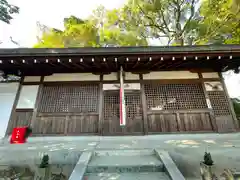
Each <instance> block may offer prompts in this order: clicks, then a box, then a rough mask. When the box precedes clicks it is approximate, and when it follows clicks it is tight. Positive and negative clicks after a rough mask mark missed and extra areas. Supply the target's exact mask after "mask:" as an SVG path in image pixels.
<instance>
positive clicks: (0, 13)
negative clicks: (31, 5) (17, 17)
mask: <svg viewBox="0 0 240 180" xmlns="http://www.w3.org/2000/svg"><path fill="white" fill-rule="evenodd" d="M16 13H19V8H18V7H17V6H14V5H11V4H9V3H8V2H7V1H6V0H0V21H3V22H5V23H7V24H10V21H11V20H12V18H13V17H12V15H13V14H16Z"/></svg>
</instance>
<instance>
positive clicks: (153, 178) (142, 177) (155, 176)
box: [83, 172, 170, 180]
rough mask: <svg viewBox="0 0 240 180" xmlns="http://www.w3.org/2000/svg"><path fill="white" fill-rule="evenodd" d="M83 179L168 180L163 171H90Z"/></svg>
mask: <svg viewBox="0 0 240 180" xmlns="http://www.w3.org/2000/svg"><path fill="white" fill-rule="evenodd" d="M83 179H84V180H99V179H104V180H113V179H114V180H170V178H169V177H168V176H167V175H166V174H165V173H164V172H145V173H139V172H136V173H90V174H85V175H84V178H83Z"/></svg>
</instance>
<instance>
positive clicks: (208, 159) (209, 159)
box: [203, 152, 213, 166]
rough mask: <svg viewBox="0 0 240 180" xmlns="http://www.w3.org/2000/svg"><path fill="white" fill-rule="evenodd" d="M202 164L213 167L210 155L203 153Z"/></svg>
mask: <svg viewBox="0 0 240 180" xmlns="http://www.w3.org/2000/svg"><path fill="white" fill-rule="evenodd" d="M203 160H204V161H203V163H204V164H206V165H208V166H212V165H213V160H212V156H211V154H210V153H207V152H205V154H204V157H203Z"/></svg>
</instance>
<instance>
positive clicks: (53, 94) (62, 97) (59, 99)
mask: <svg viewBox="0 0 240 180" xmlns="http://www.w3.org/2000/svg"><path fill="white" fill-rule="evenodd" d="M98 99H99V86H98V85H95V84H88V85H77V86H75V85H59V86H44V88H43V93H42V97H41V102H40V107H39V109H38V111H39V112H83V113H84V112H86V113H87V112H97V111H98Z"/></svg>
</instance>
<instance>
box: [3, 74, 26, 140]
mask: <svg viewBox="0 0 240 180" xmlns="http://www.w3.org/2000/svg"><path fill="white" fill-rule="evenodd" d="M23 80H24V76H22V77H21V79H20V82H19V85H18V89H17V94H16V96H15V100H14V102H13V106H12V110H11V114H10V118H9V120H8V126H7V130H6V132H5V137H6V136H8V133H9V126H10V123H11V122H12V119H13V117H14V114H15V113H16V107H17V103H18V100H19V98H20V93H21V90H22V83H23Z"/></svg>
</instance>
